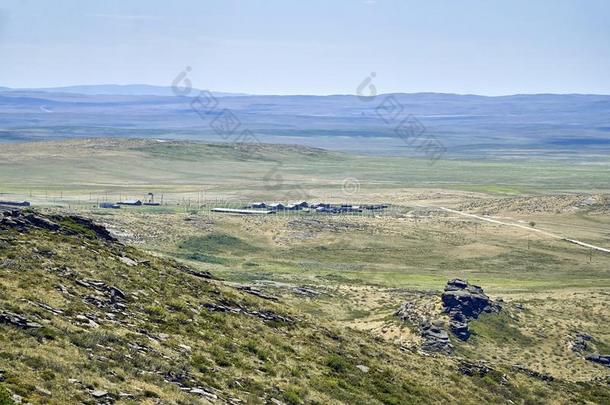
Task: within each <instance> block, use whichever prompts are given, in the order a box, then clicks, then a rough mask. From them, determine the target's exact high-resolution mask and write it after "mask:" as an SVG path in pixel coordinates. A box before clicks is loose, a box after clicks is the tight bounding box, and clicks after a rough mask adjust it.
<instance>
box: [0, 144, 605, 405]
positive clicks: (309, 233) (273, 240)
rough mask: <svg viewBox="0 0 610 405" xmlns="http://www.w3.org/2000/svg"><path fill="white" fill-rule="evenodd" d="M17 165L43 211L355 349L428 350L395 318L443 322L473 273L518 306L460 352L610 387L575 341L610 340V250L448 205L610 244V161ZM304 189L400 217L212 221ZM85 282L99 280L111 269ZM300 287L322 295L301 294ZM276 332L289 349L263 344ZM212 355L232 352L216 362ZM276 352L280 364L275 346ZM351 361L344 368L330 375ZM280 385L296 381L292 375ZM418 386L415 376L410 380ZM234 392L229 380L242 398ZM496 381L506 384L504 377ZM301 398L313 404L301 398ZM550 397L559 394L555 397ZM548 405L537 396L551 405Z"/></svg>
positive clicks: (7, 157) (109, 152) (163, 151)
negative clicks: (343, 337)
mask: <svg viewBox="0 0 610 405" xmlns="http://www.w3.org/2000/svg"><path fill="white" fill-rule="evenodd" d="M11 148H13V149H11ZM2 156H3V159H2V162H1V163H0V166H1V167H2V170H1V171H0V177H1V182H0V184H1V186H2V191H3V192H5V193H7V196H6V197H11V198H17V197H19V196H21V197H23V198H27V199H30V198H31V200H32V201H33V202H34V203H35V205H38V207H37V208H36V209H37V210H39V211H41V212H47V213H50V214H65V213H67V212H73V213H78V214H80V215H85V216H87V217H91V218H93V219H95V220H96V221H97V222H99V223H102V224H104V225H106V226H107V227H108V228H109V229H110V230H111V231H112V232H113V233H114V234H115V235H117V236H118V237H119V238H120V239H121V241H122V242H124V243H126V244H127V245H128V246H131V247H134V248H139V249H143V250H145V251H147V252H149V253H152V254H153V255H154V256H155V257H159V258H170V259H172V260H178V261H179V262H181V263H184V264H186V265H188V266H191V267H193V268H195V269H198V270H200V271H209V272H211V273H212V274H214V275H215V276H216V277H218V278H220V279H222V280H223V281H222V282H221V283H220V284H221V285H222V286H225V287H227V288H228V287H235V286H243V285H247V286H250V287H255V288H257V289H259V290H261V291H263V292H264V293H265V294H269V295H272V296H275V297H277V298H278V299H279V300H280V303H281V304H280V305H281V308H282V310H286V311H289V312H290V311H292V313H294V314H297V316H303V317H307V318H308V319H315V320H316V322H322V323H323V324H324V325H328V326H329V327H332V328H336V330H339V331H344V333H347V334H350V339H355V337H352V335H351V334H352V333H355V335H353V336H366V339H368V338H372V339H375V340H374V341H375V342H377V343H376V345H378V346H377V347H378V348H382V349H379V350H382V351H386V350H390V351H391V352H392V353H394V352H393V350H398V351H400V350H403V351H408V352H409V353H411V352H417V350H418V347H419V344H420V343H421V337H420V336H419V333H418V332H417V327H418V325H414V324H409V323H405V322H403V321H400V320H399V319H398V318H397V317H395V316H394V315H393V314H394V312H395V311H396V309H397V308H398V307H399V306H400V305H401V304H402V303H403V302H405V301H409V302H414V303H417V306H418V308H421V309H422V313H423V314H425V315H426V316H430V317H433V318H434V317H439V318H441V319H444V318H443V316H444V315H442V314H441V313H440V312H439V311H438V308H440V292H441V291H442V289H443V287H444V285H445V283H446V282H447V280H449V279H452V278H456V277H459V278H465V279H468V280H469V281H470V282H473V283H476V284H479V285H481V286H482V287H483V288H484V290H485V291H486V292H487V293H488V294H489V295H490V296H491V297H492V298H493V299H496V300H500V299H501V300H503V304H502V305H503V308H504V309H503V312H502V313H501V314H500V315H490V316H486V317H482V318H480V319H479V320H478V321H476V322H474V323H473V325H472V329H473V333H474V334H473V337H472V338H471V339H470V340H469V341H468V342H460V341H458V340H457V339H452V342H453V344H454V345H455V347H456V354H455V356H456V358H464V359H468V361H479V360H481V361H485V362H487V363H486V364H491V365H493V367H498V368H501V369H510V368H511V367H513V366H514V365H516V364H520V365H523V366H525V367H527V368H528V369H531V370H534V371H536V372H538V373H542V374H544V375H550V376H552V377H554V378H556V379H558V380H559V381H562V382H566V383H570V384H589V383H590V382H591V381H599V380H595V379H600V378H602V379H603V378H605V377H606V376H607V375H608V371H607V370H608V369H607V368H604V367H603V366H600V365H596V364H594V363H591V362H589V361H586V360H584V359H583V357H582V356H579V355H578V354H576V353H574V352H573V351H572V350H571V349H570V342H571V341H572V339H573V338H574V336H575V335H576V334H578V333H586V334H589V335H591V336H593V338H594V341H595V348H596V349H598V350H605V349H606V348H608V347H609V346H610V327H609V326H608V325H610V311H609V310H608V302H610V295H609V293H608V291H610V256H609V255H607V254H603V253H601V252H593V251H590V250H589V249H586V248H583V247H581V246H577V245H574V244H570V243H567V242H565V241H563V240H561V239H556V238H553V237H548V236H545V235H544V234H540V233H536V232H533V231H530V230H528V229H523V228H514V227H508V226H504V225H500V224H493V223H488V222H483V221H477V220H475V219H472V218H464V217H462V216H459V215H455V214H452V213H449V212H445V211H441V210H440V209H438V208H439V207H451V208H454V209H458V210H461V211H464V212H470V213H476V214H479V215H483V216H485V217H488V218H495V219H498V220H502V221H507V222H511V223H519V224H526V225H527V224H530V225H529V226H530V228H535V229H540V230H544V231H549V232H553V233H557V234H560V235H564V236H566V237H570V238H574V239H579V240H582V241H585V242H587V243H592V244H595V245H598V246H605V247H610V233H608V229H610V196H608V194H606V191H607V189H608V184H609V183H608V179H610V173H609V171H610V166H609V165H608V162H600V161H590V162H572V164H566V163H565V162H557V161H553V160H539V161H523V162H519V163H515V162H514V161H510V162H509V161H490V160H484V161H455V160H450V161H439V162H437V163H436V164H435V165H432V166H430V165H429V163H428V162H426V161H424V160H417V159H407V158H377V157H359V156H352V155H342V154H336V153H331V152H327V151H323V150H317V149H306V148H302V147H280V146H272V145H265V146H261V147H258V148H249V149H246V150H244V149H243V148H236V147H235V146H232V145H204V144H194V143H159V142H151V141H139V140H132V141H124V140H123V141H118V140H117V141H114V140H113V141H108V140H95V141H93V140H92V141H70V142H63V143H62V142H59V143H42V144H19V145H12V146H8V147H7V148H5V149H4V150H3V151H2ZM5 168H6V170H5ZM344 178H354V179H357V180H358V183H359V188H356V190H348V191H350V192H346V191H345V190H342V184H343V179H344ZM301 187H302V190H301V189H300V188H301ZM202 190H203V192H202ZM303 190H305V192H306V193H307V196H308V197H312V196H313V197H312V198H313V199H315V200H325V201H326V200H328V201H331V202H346V201H348V202H355V203H380V202H385V203H389V204H390V208H389V209H388V210H386V211H384V212H376V213H367V214H362V215H317V214H315V213H299V214H297V215H280V214H277V215H271V216H257V217H251V216H233V215H223V214H214V213H210V211H209V209H210V208H211V207H213V206H218V205H223V204H224V205H226V204H228V202H227V201H229V202H230V203H231V204H233V205H234V206H239V205H240V204H242V203H243V202H245V201H253V200H263V199H268V200H273V201H287V200H298V199H301V198H303ZM30 192H31V196H32V197H30ZM147 192H154V193H155V195H156V196H157V198H159V195H160V194H163V195H164V204H163V205H162V206H160V207H124V208H122V209H120V210H103V209H98V208H95V207H94V205H95V202H96V201H97V200H98V199H99V200H100V201H101V200H106V199H108V200H114V199H118V198H119V196H121V197H122V198H126V197H136V198H144V197H145V194H146V193H147ZM43 193H47V196H46V197H45V196H44V195H43ZM106 194H108V197H106ZM113 197H114V198H113ZM3 198H4V196H3ZM239 201H242V203H240V202H239ZM131 247H130V249H131ZM159 260H161V259H159ZM87 271H91V272H92V273H91V276H93V275H95V270H87ZM104 274H105V273H104ZM298 287H306V288H309V289H312V290H313V291H315V295H313V296H303V295H300V294H297V293H295V288H298ZM7 288H8V286H7ZM189 294H190V292H189ZM189 300H190V298H189ZM159 302H163V301H162V300H159ZM143 310H144V309H143ZM247 327H248V328H250V327H252V328H254V329H250V330H248V331H245V330H243V331H242V332H244V333H254V334H255V335H256V333H259V332H261V331H260V329H256V327H255V326H253V325H252V326H247ZM255 330H258V332H256V331H255ZM240 333H241V332H240ZM261 333H263V332H261ZM264 333H265V334H266V333H267V332H264ZM256 336H258V335H256ZM259 337H261V336H259ZM267 338H269V339H275V338H272V337H269V336H266V335H265V337H264V338H263V337H261V339H263V340H265V339H267ZM257 339H258V338H257ZM295 339H296V338H295ZM295 342H296V341H295ZM261 344H262V343H261V342H260V341H259V342H257V343H256V345H261ZM299 344H303V345H307V344H309V343H303V341H300V343H299ZM390 348H391V349H390ZM208 349H209V350H212V352H214V353H216V351H218V350H220V351H223V350H225V351H226V350H228V351H230V349H228V348H227V347H225V348H223V349H213V348H205V350H204V351H206V350H208ZM202 350H203V349H202ZM252 350H253V352H252V353H255V355H256V353H257V350H255V349H252ZM265 350H273V353H274V354H273V356H276V357H277V356H280V354H278V353H276V349H270V348H269V347H267V346H266V349H265ZM278 350H279V349H278ZM367 350H368V349H367ZM396 356H397V359H400V357H401V355H400V354H397V355H396ZM433 357H434V359H436V360H435V361H441V362H442V361H445V360H443V359H442V357H439V358H437V357H436V356H433ZM424 358H425V357H417V356H416V359H415V360H413V359H411V358H410V357H409V358H408V359H407V358H404V359H403V360H402V361H409V362H411V361H415V362H416V363H418V362H420V361H423V360H422V359H424ZM335 360H336V359H335ZM398 361H401V360H398ZM336 362H338V363H341V361H339V360H337V361H334V360H333V361H331V362H330V363H332V364H334V363H336ZM354 364H355V363H354ZM422 364H423V363H422ZM206 367H208V366H206ZM221 367H223V366H221ZM265 367H266V366H265ZM315 367H316V368H314V370H323V367H322V366H319V365H316V366H315ZM317 367H321V368H317ZM330 367H331V368H332V367H335V366H334V365H331V366H330ZM336 367H337V368H339V369H342V368H343V367H344V366H343V365H341V364H337V365H336ZM346 367H348V368H349V367H351V366H346ZM418 367H419V366H418ZM235 372H237V371H236V369H232V371H231V373H235ZM249 372H250V371H247V372H245V373H246V374H247V373H249ZM313 372H314V374H315V373H317V372H318V371H313ZM320 372H322V373H324V372H323V371H320ZM274 373H278V379H281V378H282V377H281V376H282V375H283V374H282V373H283V371H282V372H279V371H277V370H276V371H274ZM229 374H230V373H229ZM409 376H411V374H410V372H407V377H405V378H411V377H409ZM451 378H453V377H451ZM219 381H220V380H219ZM219 381H216V382H215V384H216V383H217V384H220V386H222V387H223V389H227V386H225V385H223V384H225V382H224V380H222V382H219ZM290 381H292V380H290ZM335 382H336V384H339V386H342V384H344V383H343V382H340V381H338V380H337V381H335ZM460 383H461V382H460ZM278 384H279V383H278ZM291 384H292V383H291ZM367 384H368V383H367ZM475 384H478V382H477V383H475ZM480 384H482V385H481V386H482V387H487V388H490V387H494V386H495V385H494V384H495V383H493V382H492V381H481V382H480ZM317 387H318V388H315V389H314V390H313V391H312V392H311V393H309V394H308V395H309V396H308V398H309V400H308V401H305V402H315V401H322V402H324V400H327V399H328V398H327V397H324V396H323V395H322V394H320V392H324V390H325V389H327V388H328V387H326V386H317ZM532 387H533V386H532ZM284 388H286V387H284ZM286 389H287V388H286ZM294 389H295V390H296V391H295V392H297V394H295V395H296V397H297V398H300V395H301V394H303V392H302V391H300V390H302V388H299V387H296V388H294ZM350 389H351V388H350ZM436 389H440V388H439V387H437V388H436ZM261 390H262V391H261V392H267V391H265V390H264V389H262V388H261ZM318 390H319V391H318ZM357 391H358V389H355V391H354V392H357ZM333 392H334V391H333ZM160 395H161V394H160ZM164 395H165V394H164ZM172 395H173V394H172ZM235 395H236V396H239V395H238V394H237V393H235ZM261 395H262V394H261ZM303 395H304V394H303ZM333 395H334V394H333ZM337 395H338V396H333V400H337V401H339V402H351V403H353V401H351V400H350V398H352V397H349V396H345V395H347V394H345V393H337ZM451 395H454V394H451ZM455 395H458V397H459V394H455ZM541 395H543V396H542V397H540V398H544V397H545V396H546V398H550V396H549V395H550V394H549V393H548V392H544V394H542V391H541ZM534 397H535V395H534V396H533V397H531V398H530V399H529V400H525V402H528V401H529V402H532V401H533V402H536V401H537V399H535V398H534ZM374 398H375V399H374V400H375V401H377V400H378V401H380V402H389V403H391V402H392V401H390V400H388V401H386V400H383V399H380V397H374ZM447 398H448V397H447ZM453 398H457V397H453ZM519 398H520V399H519V400H518V401H517V402H519V401H521V399H523V398H521V397H519ZM540 398H539V399H540ZM284 399H286V398H284ZM352 399H353V398H352ZM489 400H491V401H492V402H493V401H495V400H498V399H497V398H495V399H494V398H491V397H490V398H489ZM540 400H542V399H540ZM542 401H543V402H548V401H546V400H542ZM565 401H566V398H565V397H561V398H556V402H560V403H561V402H565ZM287 402H290V401H289V400H287ZM551 402H552V401H551ZM590 402H593V403H595V402H598V401H596V400H590ZM295 403H298V400H297V401H296V402H295ZM397 403H401V401H400V400H399V401H398V402H397Z"/></svg>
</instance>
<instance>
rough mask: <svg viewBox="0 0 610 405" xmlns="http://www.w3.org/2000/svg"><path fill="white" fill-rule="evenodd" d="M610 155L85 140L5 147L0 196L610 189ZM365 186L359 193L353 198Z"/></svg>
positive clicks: (341, 194) (57, 197)
mask: <svg viewBox="0 0 610 405" xmlns="http://www.w3.org/2000/svg"><path fill="white" fill-rule="evenodd" d="M608 178H610V158H605V159H604V158H599V157H596V158H591V159H584V158H582V157H581V158H579V159H578V160H571V159H569V158H564V159H550V158H549V159H540V158H539V159H531V160H528V159H526V158H524V159H521V160H510V161H509V160H496V161H494V160H489V159H486V160H471V161H464V160H454V159H451V160H443V159H441V160H438V161H436V162H434V163H432V162H431V161H429V160H426V159H417V158H390V157H368V156H367V157H365V156H355V155H347V154H339V153H334V152H327V151H324V150H320V149H309V148H304V147H297V146H294V147H287V146H273V145H258V146H254V145H247V146H240V145H235V144H201V143H182V142H157V141H144V140H131V141H126V140H103V139H96V140H85V141H64V142H37V143H26V144H10V145H8V144H7V145H3V147H2V150H1V151H0V192H1V193H13V194H19V195H21V196H26V197H28V198H31V199H32V200H37V201H54V200H60V199H62V198H65V199H67V198H68V197H70V198H73V199H80V200H85V201H90V200H98V199H104V198H106V196H108V198H109V199H118V198H119V197H123V198H125V197H127V196H129V197H137V198H143V197H144V196H145V194H146V193H148V192H154V193H156V194H157V195H160V194H164V196H165V198H166V200H167V201H180V200H182V199H190V200H191V201H196V200H197V199H201V196H202V195H204V196H205V197H208V198H231V199H237V198H240V199H255V200H256V199H263V198H267V199H269V198H271V199H278V197H284V196H285V197H286V198H296V199H298V198H300V197H303V196H309V197H319V198H332V197H334V198H343V199H345V198H348V197H350V198H356V197H360V198H365V197H368V196H371V197H376V196H379V197H383V196H386V195H387V196H388V197H390V198H391V197H392V194H393V193H397V192H400V191H401V190H403V189H405V188H422V189H444V190H464V191H475V192H485V193H492V194H500V195H518V194H523V193H531V194H541V193H549V192H577V191H585V192H591V191H598V192H604V191H608V190H609V188H610V186H609V183H608ZM345 179H356V180H357V184H358V185H359V186H358V187H357V190H358V193H357V195H351V194H347V195H346V193H345V192H344V187H343V185H344V180H345Z"/></svg>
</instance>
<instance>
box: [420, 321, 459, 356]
mask: <svg viewBox="0 0 610 405" xmlns="http://www.w3.org/2000/svg"><path fill="white" fill-rule="evenodd" d="M443 326H444V325H443V322H442V321H434V322H427V323H425V324H423V325H422V328H421V335H422V338H423V343H422V345H421V348H422V350H424V351H427V352H438V353H444V354H450V353H451V352H453V345H452V344H451V341H450V340H449V335H448V334H447V332H446V331H445V329H444V327H443Z"/></svg>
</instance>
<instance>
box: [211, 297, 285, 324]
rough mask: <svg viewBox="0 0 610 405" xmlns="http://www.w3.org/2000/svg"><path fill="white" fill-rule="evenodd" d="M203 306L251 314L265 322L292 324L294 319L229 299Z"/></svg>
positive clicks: (216, 309)
mask: <svg viewBox="0 0 610 405" xmlns="http://www.w3.org/2000/svg"><path fill="white" fill-rule="evenodd" d="M202 307H203V308H206V309H208V310H209V311H213V312H228V313H233V314H243V315H248V316H253V317H256V318H259V319H262V320H263V321H265V322H280V323H286V324H294V323H295V322H296V321H295V320H294V319H292V318H290V317H288V316H282V315H279V314H276V313H275V312H272V311H253V310H251V309H249V308H246V307H244V306H243V305H241V304H238V303H233V302H229V301H221V302H219V303H217V304H215V303H205V304H202Z"/></svg>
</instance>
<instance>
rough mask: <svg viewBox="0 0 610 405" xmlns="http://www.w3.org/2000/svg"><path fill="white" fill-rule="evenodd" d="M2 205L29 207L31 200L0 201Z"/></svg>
mask: <svg viewBox="0 0 610 405" xmlns="http://www.w3.org/2000/svg"><path fill="white" fill-rule="evenodd" d="M0 205H8V206H11V207H29V206H30V205H31V204H30V202H29V201H0Z"/></svg>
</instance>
